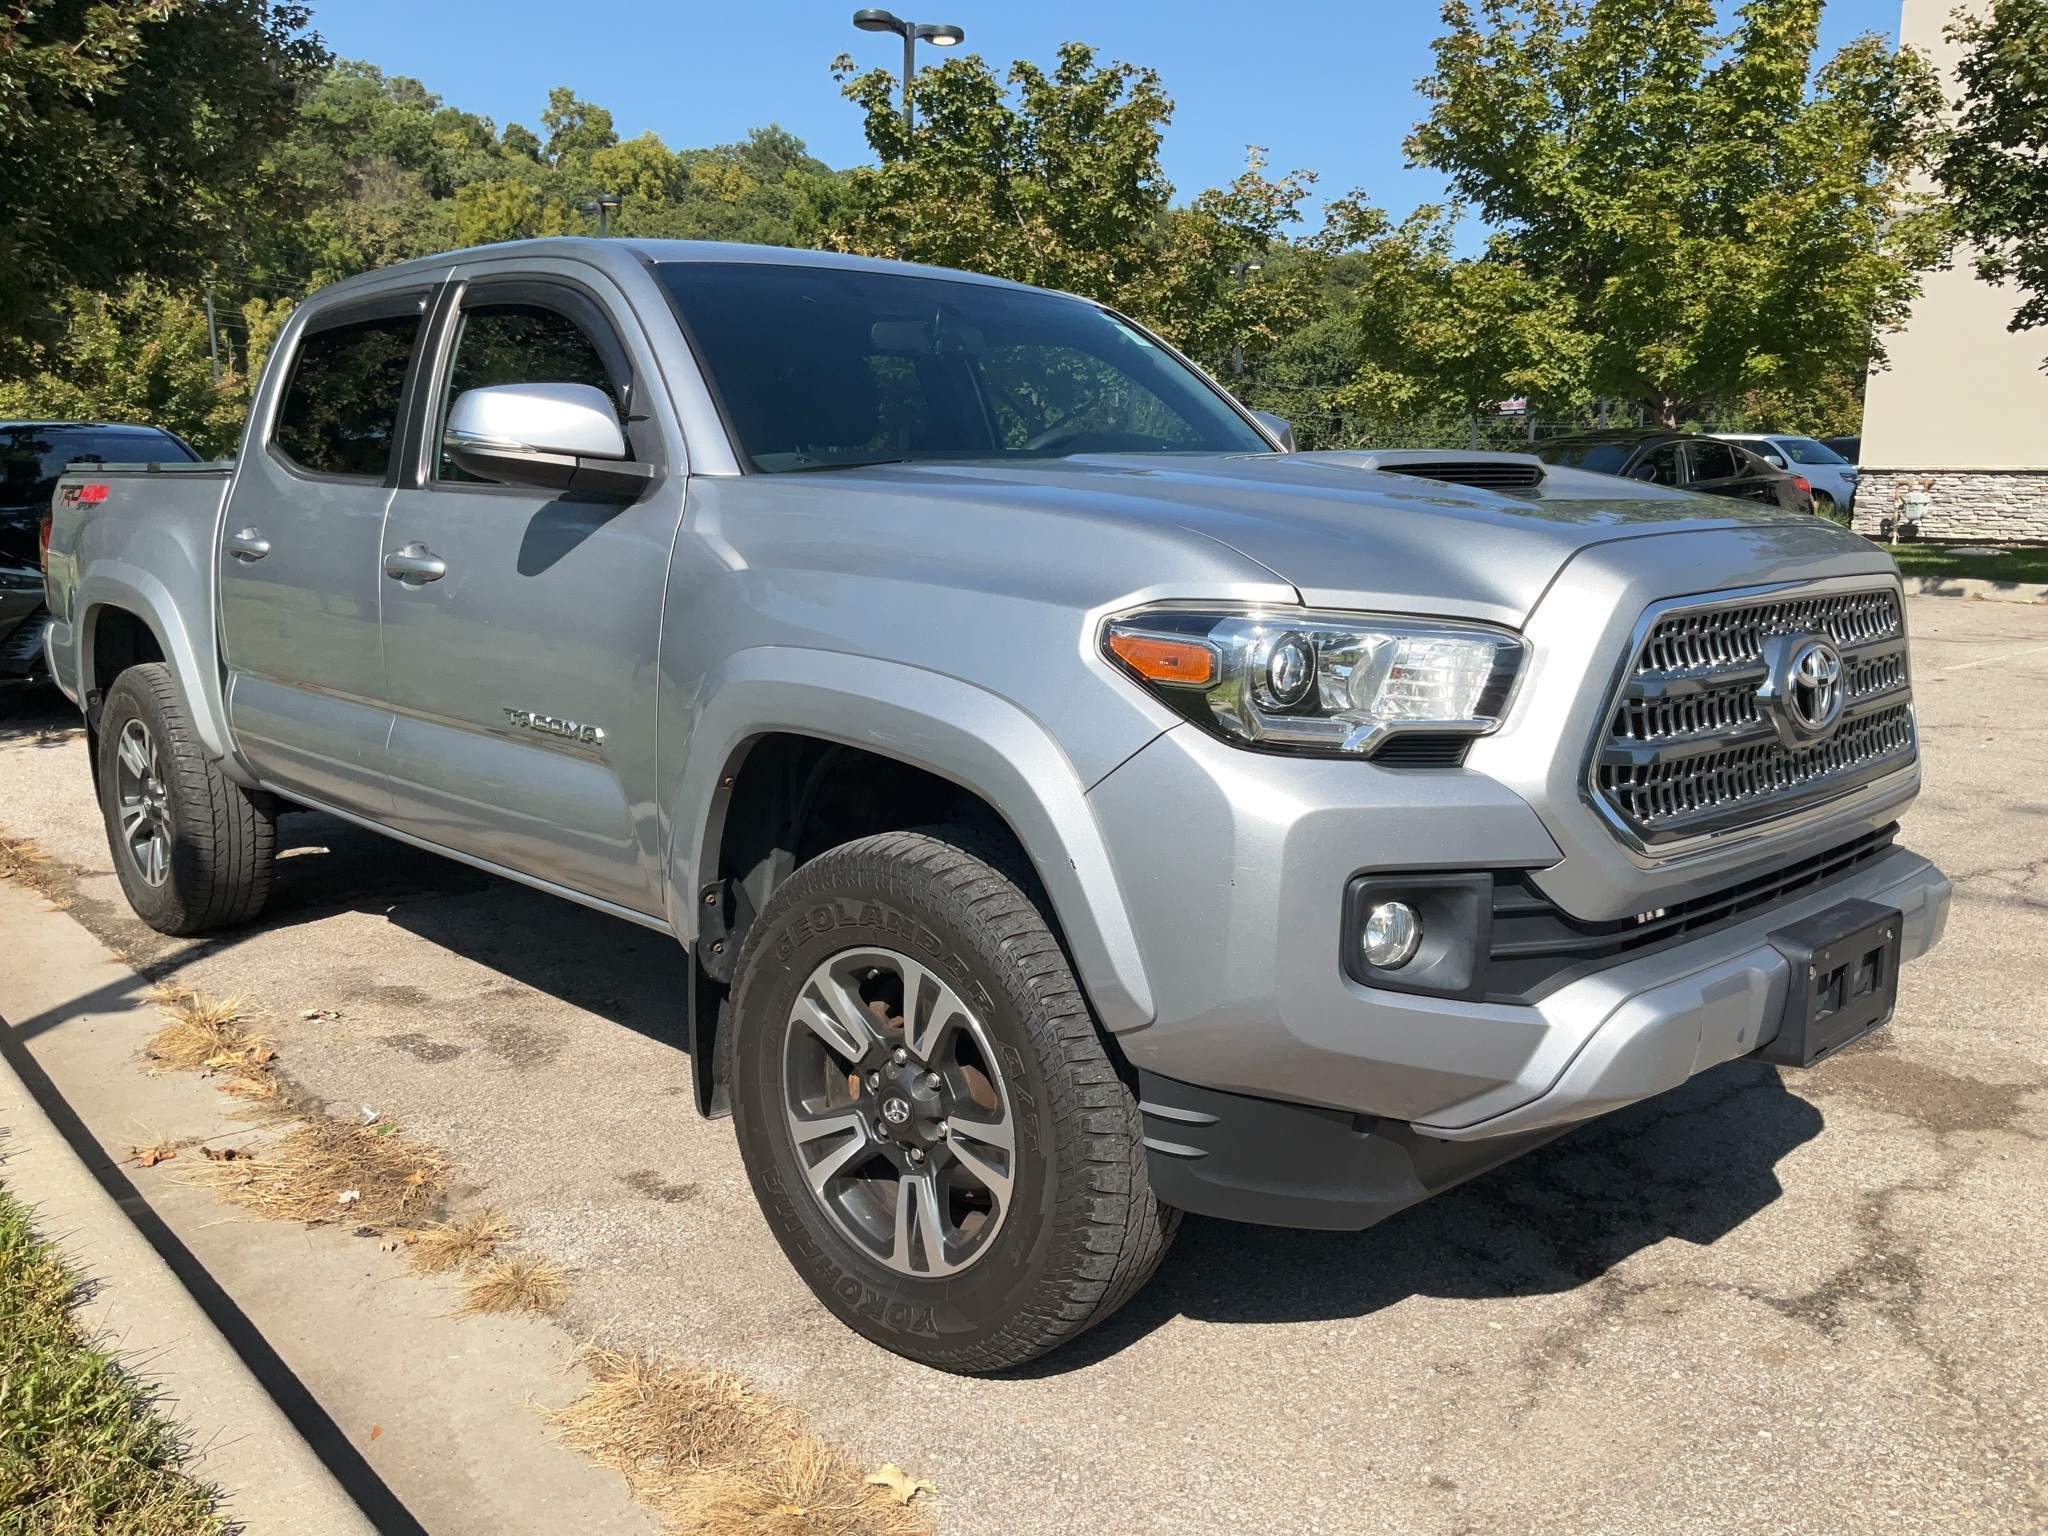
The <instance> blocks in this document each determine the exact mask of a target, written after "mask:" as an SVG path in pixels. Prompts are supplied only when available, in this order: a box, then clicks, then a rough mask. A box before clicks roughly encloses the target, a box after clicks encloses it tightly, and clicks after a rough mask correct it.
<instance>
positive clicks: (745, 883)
mask: <svg viewBox="0 0 2048 1536" xmlns="http://www.w3.org/2000/svg"><path fill="white" fill-rule="evenodd" d="M721 787H722V789H723V805H722V808H721V810H720V811H719V812H718V813H717V814H716V815H715V817H714V820H713V824H712V826H711V828H710V835H709V836H708V837H707V839H706V842H705V847H704V864H703V867H702V868H701V869H700V870H699V872H698V879H697V886H696V889H695V890H694V891H693V892H692V900H693V901H694V902H695V903H696V909H697V941H696V944H695V945H694V946H693V947H692V949H691V958H692V960H693V962H694V964H693V967H692V969H693V971H694V973H695V976H696V985H695V987H694V989H693V995H692V997H691V1000H690V1001H691V1014H692V1025H691V1058H692V1067H693V1072H694V1075H695V1077H696V1079H697V1107H698V1109H699V1110H701V1111H703V1112H704V1113H705V1114H719V1113H723V1112H724V1110H725V1109H726V1103H727V1101H726V1092H725V1075H726V1074H725V1069H724V1061H725V1052H726V1050H727V1049H729V1047H730V1043H731V1042H730V1041H729V1040H725V1039H721V1038H720V1035H721V1029H720V1021H721V1019H722V1018H723V1015H724V1012H725V1005H726V997H727V990H728V985H729V983H730V982H731V981H732V977H733V968H734V964H735V962H736V961H737V960H738V959H739V951H740V944H741V941H742V940H743V939H745V937H746V934H747V930H748V928H750V927H751V926H752V925H753V922H754V919H755V917H756V916H758V915H759V914H760V912H761V911H762V909H763V908H765V907H766V906H767V905H768V900H769V898H770V897H771V896H773V895H774V894H775V892H776V889H777V887H779V886H780V885H781V884H782V882H783V881H785V880H787V879H788V878H789V877H790V876H791V875H792V874H794V873H796V871H797V870H798V869H799V868H801V867H802V866H803V865H805V864H808V863H809V862H810V861H811V860H812V859H815V858H816V857H818V855H819V854H821V853H824V852H826V851H827V850H829V849H832V848H837V847H838V846H840V845H841V844H842V843H850V842H852V841H854V840H855V839H856V838H862V837H870V836H873V835H874V834H876V833H878V832H907V831H910V830H911V829H913V828H919V827H938V826H944V827H947V828H949V829H954V830H956V831H957V832H958V833H959V834H960V835H961V836H962V837H963V839H964V840H966V841H968V842H970V843H971V844H972V845H973V846H972V847H971V849H970V851H971V852H973V853H975V854H976V855H977V856H978V857H980V858H982V859H983V860H985V861H986V862H987V863H990V864H992V865H994V866H995V867H997V868H998V869H1000V870H1002V871H1003V873H1004V874H1006V875H1008V876H1009V877H1010V878H1011V879H1012V880H1013V881H1015V882H1016V883H1017V885H1018V887H1019V888H1020V889H1021V890H1023V892H1024V894H1025V895H1026V896H1027V897H1028V898H1030V899H1031V900H1032V901H1033V902H1035V903H1036V904H1037V905H1038V907H1039V908H1040V910H1041V911H1042V912H1044V913H1045V916H1046V920H1047V922H1048V923H1050V924H1051V925H1052V927H1053V930H1054V932H1055V934H1057V933H1058V931H1059V925H1058V922H1057V920H1056V919H1055V918H1054V916H1053V913H1052V908H1051V903H1050V902H1049V901H1047V900H1046V897H1045V892H1044V888H1043V886H1042V885H1041V884H1040V882H1039V879H1038V876H1037V873H1036V871H1035V870H1034V869H1033V868H1032V865H1031V860H1030V857H1029V855H1028V854H1026V853H1025V851H1024V845H1023V843H1022V842H1021V841H1020V840H1019V839H1018V837H1017V835H1016V833H1015V832H1013V831H1012V830H1011V829H1010V825H1009V823H1008V822H1006V821H1004V819H1003V817H1002V815H1001V813H1000V812H998V811H997V810H996V808H995V807H994V806H993V805H991V804H990V803H989V802H988V801H987V800H985V799H983V798H982V797H981V796H980V795H978V794H976V793H975V792H974V791H973V790H971V789H968V788H966V787H965V786H964V785H960V784H956V783H954V782H953V781H952V780H951V779H947V778H943V777H941V776H940V775H938V774H936V773H933V772H931V771H930V770H929V769H925V768H920V767H918V766H916V765H915V764H912V763H906V762H903V761H901V760H900V759H897V758H893V757H887V756H884V755H883V754H882V753H879V752H871V751H868V750H867V749H866V748H863V747H854V746H848V745H846V744H845V743H843V742H836V741H827V740H824V739H822V738H819V737H815V736H804V735H799V734H797V733H794V732H788V731H772V732H769V733H767V734H765V735H762V736H757V737H755V738H754V739H753V740H751V741H749V742H747V743H746V744H745V745H743V746H742V747H741V748H740V749H739V750H738V751H737V752H735V753H734V754H733V760H732V762H731V763H730V764H728V765H727V767H726V770H725V772H724V774H723V775H721Z"/></svg>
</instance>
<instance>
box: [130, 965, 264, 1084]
mask: <svg viewBox="0 0 2048 1536" xmlns="http://www.w3.org/2000/svg"><path fill="white" fill-rule="evenodd" d="M153 997H154V1000H155V1002H156V1005H157V1007H158V1008H159V1009H160V1010H161V1011H162V1012H163V1015H164V1023H163V1027H162V1028H160V1029H159V1030H157V1032H156V1033H155V1034H153V1035H151V1036H150V1037H149V1045H148V1052H149V1059H150V1063H151V1065H150V1070H151V1071H153V1072H222V1073H227V1074H229V1075H231V1076H234V1077H238V1078H244V1079H252V1078H263V1077H268V1076H269V1075H270V1063H271V1062H272V1061H273V1060H275V1059H276V1056H277V1050H276V1047H275V1046H273V1045H272V1044H271V1041H270V1037H269V1036H267V1035H265V1034H264V1033H263V1032H262V1031H261V1030H260V1029H258V1028H257V1027H256V1016H255V1013H254V1012H253V1011H252V1010H251V1009H250V1007H249V1006H248V1004H247V1003H245V1002H243V1000H242V999H241V998H239V997H217V998H207V997H202V996H201V995H200V994H199V993H197V992H187V991H184V990H183V989H182V988H178V987H158V988H157V989H156V991H155V993H154V994H153Z"/></svg>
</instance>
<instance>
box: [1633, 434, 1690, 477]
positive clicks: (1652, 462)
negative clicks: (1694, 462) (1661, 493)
mask: <svg viewBox="0 0 2048 1536" xmlns="http://www.w3.org/2000/svg"><path fill="white" fill-rule="evenodd" d="M1629 474H1630V475H1632V476H1633V477H1634V478H1636V479H1638V480H1647V481H1649V482H1650V483H1651V484H1652V485H1676V484H1678V444H1676V443H1662V444H1659V445H1658V446H1657V447H1655V448H1652V449H1651V450H1650V451H1649V452H1648V453H1647V454H1645V455H1644V456H1643V462H1642V463H1640V464H1638V465H1637V466H1636V467H1635V468H1634V469H1632V470H1630V471H1629Z"/></svg>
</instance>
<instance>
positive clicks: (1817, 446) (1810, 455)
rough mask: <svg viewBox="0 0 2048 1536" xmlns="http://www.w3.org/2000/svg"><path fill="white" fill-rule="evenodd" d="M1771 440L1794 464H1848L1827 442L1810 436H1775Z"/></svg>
mask: <svg viewBox="0 0 2048 1536" xmlns="http://www.w3.org/2000/svg"><path fill="white" fill-rule="evenodd" d="M1771 441H1772V442H1773V443H1775V444H1777V446H1778V449H1779V451H1780V452H1782V453H1783V454H1784V455H1785V457H1786V458H1788V459H1790V460H1791V461H1792V462H1793V463H1794V464H1846V463H1848V462H1849V461H1848V460H1847V459H1845V458H1843V457H1842V456H1841V455H1840V454H1839V453H1837V452H1835V450H1834V449H1832V448H1830V447H1829V446H1828V445H1827V444H1826V443H1817V442H1815V441H1814V440H1813V439H1812V438H1810V437H1774V438H1772V439H1771Z"/></svg>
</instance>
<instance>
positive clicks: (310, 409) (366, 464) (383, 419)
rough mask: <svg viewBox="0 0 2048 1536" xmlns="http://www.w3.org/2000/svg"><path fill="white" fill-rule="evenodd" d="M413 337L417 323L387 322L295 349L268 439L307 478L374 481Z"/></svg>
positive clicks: (393, 427) (323, 335)
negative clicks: (295, 356) (289, 378)
mask: <svg viewBox="0 0 2048 1536" xmlns="http://www.w3.org/2000/svg"><path fill="white" fill-rule="evenodd" d="M419 330H420V317H419V316H418V315H393V316H390V317H388V318H386V319H381V320H358V321H356V322H355V323H354V324H352V325H337V326H333V327H331V328H330V329H328V330H324V331H316V332H315V333H314V334H313V335H311V336H308V337H307V338H306V339H305V340H304V341H303V342H301V343H300V344H299V356H298V361H297V362H295V363H294V364H293V365H292V381H291V384H290V386H289V387H288V388H287V389H286V390H285V396H284V407H283V409H282V410H281V411H279V413H278V418H277V431H276V433H275V435H274V437H273V439H272V440H273V441H274V442H275V443H276V444H277V447H278V450H279V452H281V453H283V454H284V456H285V457H286V458H288V459H290V460H291V461H292V462H293V463H294V464H296V465H298V466H299V467H300V468H301V469H310V470H312V471H313V472H314V473H315V474H321V475H362V476H366V477H370V478H373V479H382V478H383V476H384V471H385V470H386V469H387V468H389V467H390V464H391V446H392V444H393V442H395V441H396V439H397V437H398V404H399V397H400V396H401V395H402V394H403V393H404V391H405V368H406V363H407V362H408V361H409V360H410V358H411V357H412V348H413V342H414V341H415V340H416V339H417V338H418V336H419Z"/></svg>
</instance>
